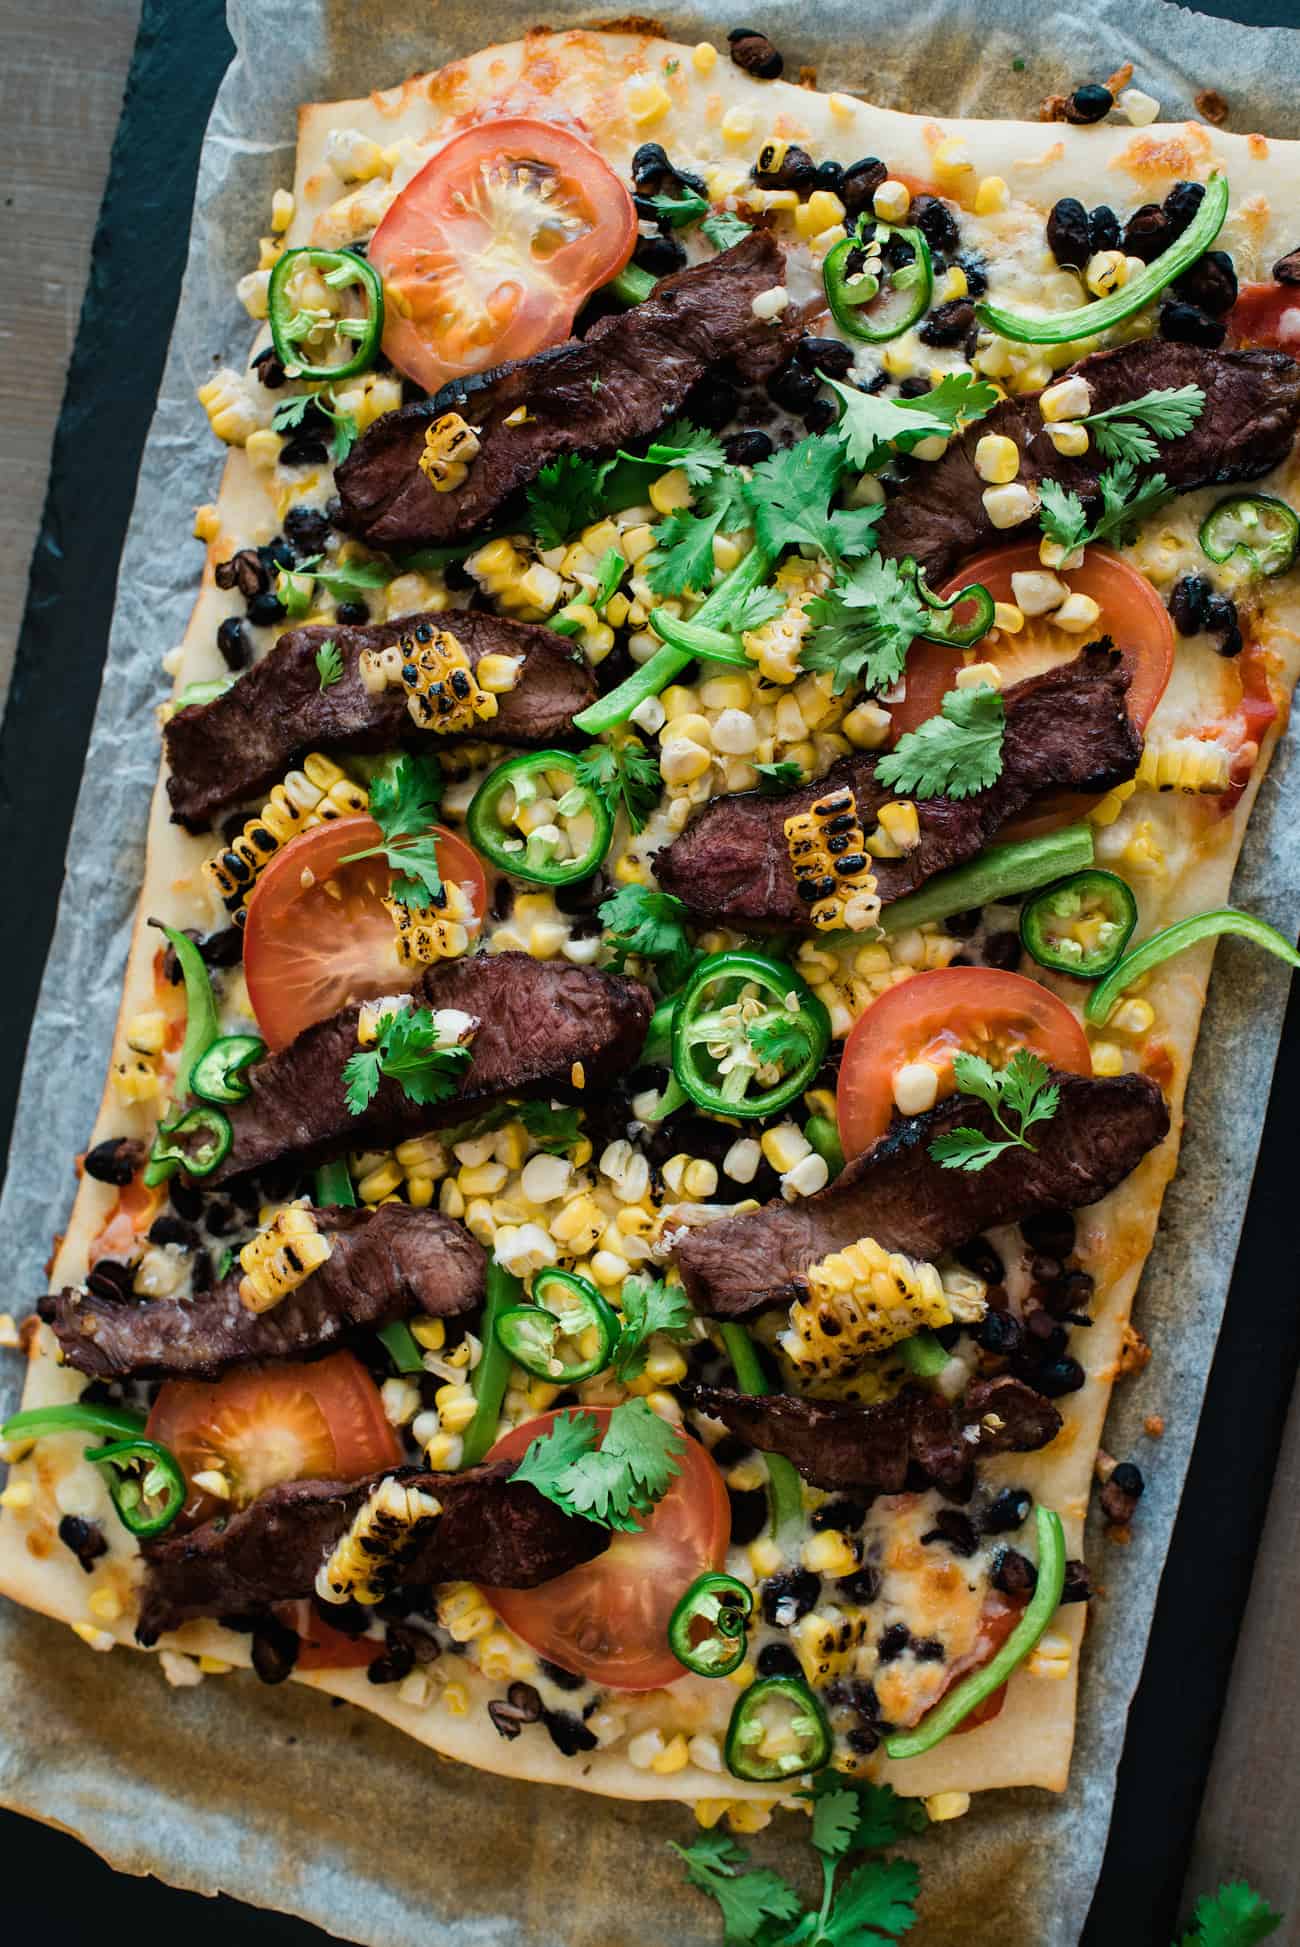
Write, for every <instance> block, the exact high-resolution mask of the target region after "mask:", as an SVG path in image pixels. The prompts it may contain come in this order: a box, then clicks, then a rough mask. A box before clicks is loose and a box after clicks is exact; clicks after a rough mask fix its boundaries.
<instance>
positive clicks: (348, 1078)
mask: <svg viewBox="0 0 1300 1947" xmlns="http://www.w3.org/2000/svg"><path fill="white" fill-rule="evenodd" d="M469 1061H470V1051H469V1049H468V1048H467V1047H465V1046H464V1045H463V1044H462V1043H456V1044H455V1045H453V1046H451V1047H445V1046H442V1045H440V1042H439V1029H438V1023H437V1021H436V1020H435V1018H434V1015H433V1011H432V1009H430V1008H427V1007H417V1008H402V1009H399V1010H398V1011H396V1012H394V1013H392V1014H384V1015H381V1016H380V1020H379V1027H378V1033H377V1036H376V1039H375V1043H374V1046H373V1047H370V1048H359V1049H358V1050H357V1052H356V1053H355V1054H354V1055H350V1056H349V1058H348V1060H347V1061H346V1062H345V1063H344V1065H343V1081H344V1099H345V1100H346V1102H347V1106H348V1113H349V1114H350V1115H360V1114H361V1113H362V1111H363V1110H364V1109H366V1108H367V1107H368V1106H369V1105H370V1103H371V1102H372V1101H373V1099H374V1096H375V1093H376V1091H377V1089H378V1087H379V1082H380V1078H381V1076H387V1077H388V1078H389V1080H390V1081H394V1082H396V1083H397V1084H398V1086H399V1087H400V1088H401V1091H402V1093H403V1095H405V1097H406V1099H407V1101H408V1102H418V1103H421V1104H428V1103H432V1102H445V1101H446V1100H447V1098H448V1097H449V1096H451V1095H454V1094H455V1093H456V1090H457V1088H458V1087H459V1086H460V1082H461V1078H462V1076H463V1075H464V1072H465V1069H466V1068H467V1067H468V1066H469Z"/></svg>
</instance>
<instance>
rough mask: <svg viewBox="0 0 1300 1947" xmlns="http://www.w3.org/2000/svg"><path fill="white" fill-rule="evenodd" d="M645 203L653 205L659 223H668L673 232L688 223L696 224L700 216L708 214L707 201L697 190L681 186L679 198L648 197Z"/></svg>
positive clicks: (708, 206) (708, 205) (684, 185)
mask: <svg viewBox="0 0 1300 1947" xmlns="http://www.w3.org/2000/svg"><path fill="white" fill-rule="evenodd" d="M644 200H645V201H646V202H649V203H653V204H654V207H655V212H656V214H657V215H658V217H659V220H660V222H666V223H670V224H671V225H672V227H673V229H674V230H681V229H683V228H684V227H685V226H686V225H687V224H688V223H698V222H699V220H700V218H701V217H702V216H707V215H708V214H709V208H710V204H709V199H708V197H707V196H701V195H700V193H699V191H698V190H697V189H690V188H688V187H687V185H686V184H684V183H683V185H682V193H681V195H680V196H664V195H659V196H648V197H646V198H644Z"/></svg>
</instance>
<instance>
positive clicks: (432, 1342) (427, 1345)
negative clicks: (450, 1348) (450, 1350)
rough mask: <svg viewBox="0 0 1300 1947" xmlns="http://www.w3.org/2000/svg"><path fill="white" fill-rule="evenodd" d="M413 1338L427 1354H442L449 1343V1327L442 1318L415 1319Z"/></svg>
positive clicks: (412, 1323)
mask: <svg viewBox="0 0 1300 1947" xmlns="http://www.w3.org/2000/svg"><path fill="white" fill-rule="evenodd" d="M411 1337H412V1338H413V1339H414V1340H415V1342H416V1344H417V1345H422V1346H423V1347H424V1349H425V1351H426V1352H441V1350H442V1348H443V1346H444V1345H445V1344H446V1343H447V1327H446V1325H445V1324H444V1323H443V1321H442V1319H440V1318H413V1319H412V1320H411Z"/></svg>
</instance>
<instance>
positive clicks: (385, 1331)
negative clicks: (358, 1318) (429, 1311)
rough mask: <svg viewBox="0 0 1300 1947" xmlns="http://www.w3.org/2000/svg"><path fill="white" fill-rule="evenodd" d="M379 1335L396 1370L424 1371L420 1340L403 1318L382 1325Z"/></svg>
mask: <svg viewBox="0 0 1300 1947" xmlns="http://www.w3.org/2000/svg"><path fill="white" fill-rule="evenodd" d="M378 1337H379V1342H380V1344H381V1345H382V1346H383V1348H384V1350H385V1352H386V1353H387V1354H388V1356H389V1358H390V1359H391V1360H392V1362H393V1366H394V1369H395V1370H396V1371H398V1372H410V1373H415V1372H423V1371H424V1369H425V1366H424V1359H423V1356H422V1354H421V1352H420V1346H419V1342H418V1340H417V1339H416V1338H415V1336H414V1334H413V1333H412V1331H411V1328H410V1326H409V1325H407V1324H406V1323H404V1321H403V1320H402V1319H400V1318H398V1319H394V1321H393V1323H392V1324H391V1325H381V1326H380V1328H379V1333H378Z"/></svg>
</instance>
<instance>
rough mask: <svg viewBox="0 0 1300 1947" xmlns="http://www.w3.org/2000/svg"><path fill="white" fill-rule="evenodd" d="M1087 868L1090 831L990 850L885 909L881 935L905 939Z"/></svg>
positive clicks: (1070, 830) (1069, 830) (1082, 828)
mask: <svg viewBox="0 0 1300 1947" xmlns="http://www.w3.org/2000/svg"><path fill="white" fill-rule="evenodd" d="M1091 864H1092V826H1091V825H1067V826H1066V827H1065V829H1064V831H1059V832H1046V833H1045V834H1044V835H1043V836H1042V837H1041V838H1026V839H1023V840H1022V841H1021V842H1020V843H1019V844H1018V845H990V846H988V847H987V848H986V849H985V850H984V851H982V852H981V853H980V854H979V857H978V858H974V859H971V860H970V861H969V863H968V864H966V865H954V866H953V867H952V868H951V869H950V870H949V871H947V872H940V873H938V874H936V876H935V877H934V878H933V879H931V880H930V881H929V882H928V883H927V884H926V885H924V886H922V887H921V889H920V891H919V892H909V893H906V894H905V895H904V896H903V898H902V899H896V900H895V901H894V902H893V904H892V905H891V906H886V907H885V909H884V911H883V912H882V913H881V915H880V924H881V926H882V927H883V928H884V930H885V932H886V933H906V932H907V931H908V930H909V929H910V928H911V927H914V926H925V925H926V924H928V922H929V921H931V920H939V919H948V918H949V917H950V916H951V915H952V914H953V913H973V912H976V911H978V909H979V908H980V907H981V906H987V905H989V904H990V903H991V902H992V901H993V900H995V899H1015V898H1018V897H1019V895H1020V894H1021V893H1022V892H1032V891H1033V889H1034V888H1035V887H1036V886H1045V885H1048V884H1050V883H1051V881H1052V880H1053V879H1059V878H1060V877H1061V876H1062V875H1063V874H1064V873H1067V872H1077V871H1082V870H1083V868H1084V867H1086V866H1089V865H1091Z"/></svg>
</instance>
